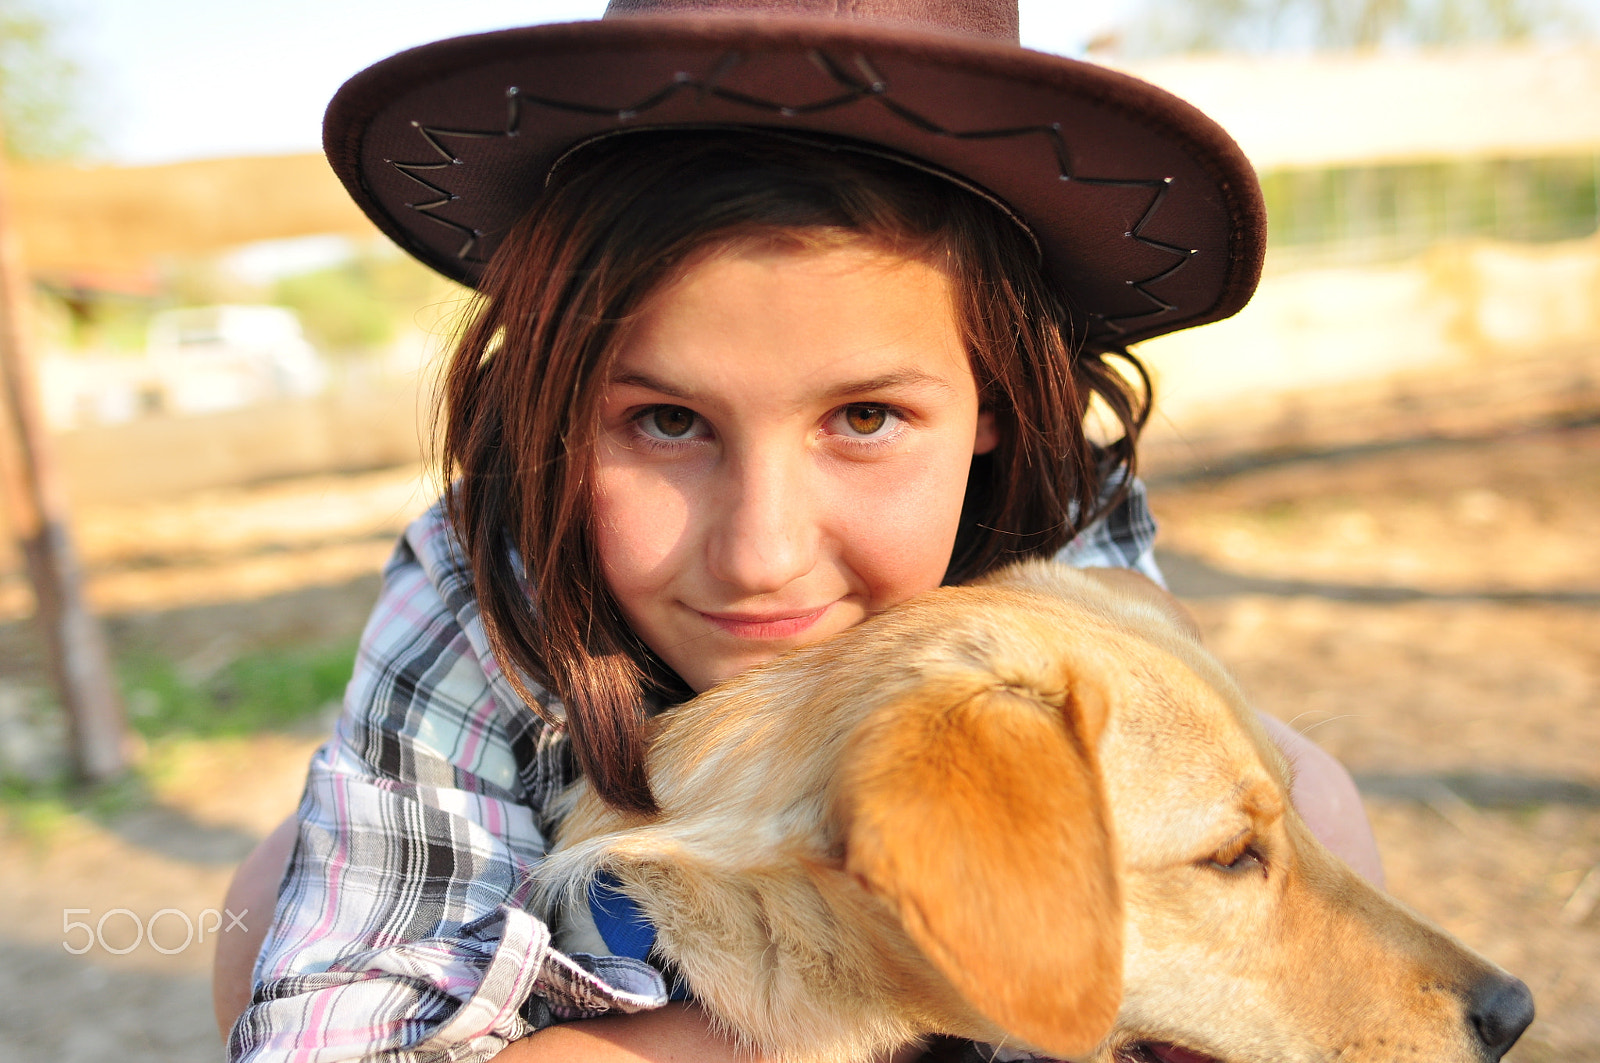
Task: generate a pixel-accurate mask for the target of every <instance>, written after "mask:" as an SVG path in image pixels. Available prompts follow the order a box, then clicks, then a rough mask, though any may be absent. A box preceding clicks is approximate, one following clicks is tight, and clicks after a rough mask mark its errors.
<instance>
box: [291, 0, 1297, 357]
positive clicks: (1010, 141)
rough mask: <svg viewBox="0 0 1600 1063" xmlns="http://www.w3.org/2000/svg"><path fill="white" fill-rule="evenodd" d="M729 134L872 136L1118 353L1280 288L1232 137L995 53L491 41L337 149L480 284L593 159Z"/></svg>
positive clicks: (884, 42)
mask: <svg viewBox="0 0 1600 1063" xmlns="http://www.w3.org/2000/svg"><path fill="white" fill-rule="evenodd" d="M720 126H749V127H764V128H770V129H780V130H788V131H793V132H806V133H810V134H825V135H834V136H841V137H849V138H853V139H855V140H858V141H865V142H868V143H871V144H875V145H881V146H882V147H884V148H887V149H889V150H891V151H893V152H898V153H901V154H904V155H908V156H912V157H914V158H917V159H921V160H924V161H926V162H928V163H930V164H932V165H934V166H936V167H940V168H942V169H945V170H949V171H952V172H954V173H955V174H957V175H960V176H961V177H962V178H964V179H965V180H967V181H971V182H973V183H976V184H978V185H980V186H982V187H983V188H986V189H988V190H989V191H990V192H992V193H993V194H994V195H995V196H996V197H998V198H999V199H1001V200H1002V201H1004V202H1005V203H1006V204H1008V205H1009V206H1010V207H1011V209H1012V210H1013V211H1014V212H1015V214H1017V215H1018V216H1019V217H1020V218H1022V219H1023V220H1024V221H1025V222H1026V223H1027V225H1028V226H1029V227H1030V228H1031V229H1032V230H1033V232H1034V234H1035V236H1036V238H1037V239H1038V241H1039V244H1040V246H1041V249H1042V251H1043V253H1044V257H1045V260H1046V262H1047V263H1048V266H1049V268H1050V270H1051V273H1052V275H1053V277H1054V278H1055V279H1056V280H1057V282H1058V283H1059V284H1060V285H1061V286H1062V287H1063V289H1064V290H1065V292H1066V293H1067V295H1068V297H1069V299H1070V301H1071V302H1072V304H1073V305H1075V306H1076V307H1077V308H1078V309H1079V310H1080V311H1081V312H1082V313H1083V314H1084V315H1085V317H1086V318H1087V323H1088V330H1089V332H1090V334H1091V336H1094V337H1096V338H1098V339H1101V340H1105V341H1111V342H1117V343H1131V342H1133V341H1136V340H1140V339H1147V338H1149V337H1151V336H1156V335H1160V334H1162V333H1166V332H1172V331H1174V330H1177V329H1182V328H1187V327H1189V326H1192V325H1198V324H1203V323H1205V322H1209V321H1216V320H1219V319H1221V318H1224V317H1227V316H1229V315H1231V314H1233V313H1235V312H1236V311H1237V310H1238V309H1239V308H1240V307H1242V306H1243V305H1244V304H1245V302H1246V301H1248V299H1249V298H1250V295H1251V293H1252V292H1253V291H1254V290H1255V286H1256V283H1257V281H1258V280H1259V277H1260V271H1261V263H1262V257H1263V252H1264V246H1265V237H1266V224H1265V212H1264V209H1263V207H1262V201H1261V194H1260V188H1259V185H1258V183H1257V181H1256V178H1255V174H1254V171H1253V170H1252V169H1251V167H1250V164H1249V162H1248V161H1247V160H1246V159H1245V157H1244V155H1243V153H1242V152H1241V151H1240V150H1239V148H1238V146H1237V145H1236V144H1235V143H1234V142H1233V140H1232V139H1231V138H1230V137H1229V136H1228V135H1227V133H1225V132H1224V131H1223V130H1222V129H1221V128H1220V127H1219V126H1218V125H1216V123H1214V122H1212V121H1211V120H1210V119H1209V118H1207V117H1206V116H1205V115H1204V114H1202V113H1201V112H1200V111H1198V110H1197V109H1195V108H1194V107H1192V106H1190V105H1189V104H1187V103H1185V102H1184V101H1182V100H1180V99H1178V98H1177V97H1175V96H1173V95H1171V94H1170V93H1167V92H1165V91H1163V90H1161V89H1158V88H1156V87H1155V86H1153V85H1150V84H1148V83H1146V82H1143V81H1140V80H1138V79H1136V78H1133V77H1129V76H1127V75H1125V74H1121V73H1118V72H1116V71H1112V70H1108V69H1106V68H1104V67H1099V66H1095V65H1093V64H1089V63H1082V62H1077V61H1075V60H1071V59H1065V58H1062V57H1059V56H1053V55H1047V54H1045V53H1040V52H1032V51H1028V50H1025V49H1022V48H1018V47H1015V46H1011V45H1007V44H1002V43H996V42H991V41H987V40H983V39H981V38H976V37H967V36H958V35H954V34H947V33H936V32H925V31H916V30H908V29H906V28H904V27H897V26H887V25H883V24H874V23H864V22H853V21H849V20H843V19H803V18H768V17H759V18H751V17H748V16H745V17H740V16H700V17H689V18H685V17H666V16H650V17H631V18H613V19H605V20H602V21H598V22H580V23H567V24H559V25H543V26H531V27H526V28H522V29H513V30H503V31H499V32H494V33H485V34H477V35H473V36H468V37H459V38H454V39H451V40H445V41H439V42H436V43H433V44H428V45H424V46H422V47H420V48H415V49H412V50H410V51H406V52H402V53H400V54H398V55H395V56H392V57H390V58H389V59H386V60H383V61H382V62H380V63H378V64H376V65H374V66H372V67H369V68H368V69H367V70H365V71H363V72H362V73H360V74H357V75H356V76H355V77H354V78H352V79H350V81H349V82H347V83H346V84H345V85H344V87H343V88H341V89H340V90H339V92H338V94H337V95H336V96H335V97H334V99H333V102H332V103H331V104H330V105H329V108H328V113H327V117H326V120H325V122H324V126H323V138H324V147H325V149H326V151H327V155H328V159H329V161H330V163H331V164H332V166H333V169H334V171H335V172H336V173H337V174H338V176H339V178H340V180H341V181H343V182H344V185H345V187H346V188H347V189H348V190H349V192H350V194H351V196H352V197H354V199H355V201H356V203H357V204H358V205H359V206H360V207H361V209H362V210H363V211H365V212H366V214H367V216H368V217H370V218H371V219H372V220H373V222H374V223H376V224H377V226H378V228H379V229H381V230H382V231H383V232H384V233H386V234H387V235H388V236H389V237H390V238H392V239H393V240H394V241H395V242H396V243H398V244H399V245H400V246H401V247H402V248H404V249H405V250H407V251H408V252H410V253H411V254H412V255H414V256H415V257H417V258H418V259H420V260H421V261H422V262H424V263H425V264H426V265H428V266H430V267H432V268H433V269H435V270H437V271H439V272H440V273H442V274H444V275H445V276H448V277H451V278H453V279H455V280H458V281H460V282H462V283H463V284H467V285H471V286H475V285H476V284H477V282H478V280H479V278H480V277H481V275H482V272H483V268H484V265H485V263H486V261H487V259H488V257H489V256H490V255H491V254H492V253H493V251H494V249H495V247H496V246H497V245H498V243H499V240H500V238H501V237H502V236H503V235H504V233H505V232H506V230H507V229H508V228H509V227H510V226H511V225H512V224H513V223H514V222H515V221H516V219H517V218H518V217H520V216H521V215H522V214H523V213H524V212H526V211H527V210H528V208H529V207H530V206H532V204H533V203H534V201H535V200H536V199H537V198H538V196H539V194H540V191H541V189H542V187H543V184H544V180H545V177H546V175H547V173H548V172H549V170H550V167H551V164H552V163H553V162H554V161H555V160H556V159H558V158H559V157H560V156H561V155H562V154H563V153H564V152H566V151H567V150H568V149H569V148H570V147H571V146H572V145H574V144H576V143H579V142H581V141H584V140H587V139H590V138H593V137H597V136H602V135H605V134H608V133H614V132H619V131H623V130H630V129H659V128H674V127H688V128H704V127H720Z"/></svg>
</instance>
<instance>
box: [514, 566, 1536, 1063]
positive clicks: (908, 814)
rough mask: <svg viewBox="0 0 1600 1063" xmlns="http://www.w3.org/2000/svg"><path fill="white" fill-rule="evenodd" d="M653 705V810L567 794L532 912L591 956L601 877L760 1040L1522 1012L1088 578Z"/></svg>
mask: <svg viewBox="0 0 1600 1063" xmlns="http://www.w3.org/2000/svg"><path fill="white" fill-rule="evenodd" d="M657 726H658V730H657V731H656V732H655V733H654V735H653V739H652V745H651V749H650V759H649V770H650V778H651V783H652V785H653V786H654V789H655V794H656V797H657V799H658V801H659V802H660V805H661V808H662V813H661V815H660V816H659V817H657V818H654V819H649V820H645V819H640V818H636V817H635V818H630V817H628V816H625V815H621V814H618V813H616V812H614V811H612V810H611V809H609V808H608V807H606V806H605V805H604V804H602V803H601V802H600V801H598V800H597V799H596V798H595V797H594V795H593V794H592V793H590V792H587V791H585V790H584V789H582V787H581V784H580V787H579V788H578V789H577V790H576V791H574V792H573V793H572V794H571V795H570V800H572V802H573V806H572V811H571V812H570V814H569V815H568V816H567V818H566V821H565V827H564V833H563V834H562V836H561V838H560V840H559V851H558V852H557V853H555V854H554V855H553V856H552V857H551V858H550V860H549V862H548V866H547V867H546V868H545V871H546V872H548V875H549V878H548V880H547V881H546V882H545V884H544V888H545V889H546V891H547V894H546V895H547V897H549V898H552V904H555V905H557V906H558V907H560V906H563V905H564V907H563V908H562V909H561V910H562V911H563V913H564V914H563V915H562V916H558V917H557V921H558V925H560V926H561V927H562V935H561V936H558V941H560V942H561V943H562V944H564V945H565V946H566V947H567V948H569V949H572V950H575V951H590V952H594V951H604V946H603V945H602V944H600V943H599V942H598V941H597V940H596V939H595V936H594V923H593V922H592V921H590V920H589V919H588V918H587V914H586V913H587V912H588V910H589V908H588V904H587V902H586V900H585V897H586V896H587V893H588V890H589V889H590V885H589V884H590V881H591V880H592V879H593V878H594V877H595V876H596V874H602V875H607V876H609V880H610V881H613V882H614V883H615V884H616V887H615V888H617V889H619V890H620V891H621V892H622V893H623V894H626V896H627V897H628V898H630V899H631V900H632V901H633V902H634V903H635V904H636V905H637V907H638V909H639V910H640V912H642V914H643V916H644V917H645V918H646V919H648V920H649V922H651V923H653V924H654V926H655V929H656V933H657V938H656V944H657V948H658V950H659V953H660V954H662V955H664V956H666V957H668V958H669V959H670V960H671V961H672V962H673V963H675V964H676V965H677V967H678V969H679V970H680V971H681V973H682V974H683V976H684V977H685V979H686V981H687V983H688V985H689V986H690V987H691V989H692V991H693V994H694V997H695V998H696V999H697V1000H698V1001H699V1002H700V1003H701V1004H702V1005H703V1006H704V1007H705V1008H706V1009H707V1010H708V1011H709V1012H710V1013H711V1014H712V1015H713V1016H714V1017H715V1018H716V1019H717V1020H719V1021H720V1022H721V1023H723V1024H725V1025H726V1027H727V1029H728V1030H729V1031H730V1032H731V1033H732V1034H733V1035H734V1036H736V1037H738V1038H740V1039H741V1040H743V1041H744V1042H745V1043H746V1044H748V1045H749V1046H751V1047H753V1048H756V1049H758V1050H760V1051H762V1052H764V1053H768V1054H770V1055H773V1056H777V1057H781V1058H783V1059H786V1060H792V1061H795V1063H860V1061H865V1060H870V1059H872V1058H874V1057H875V1056H877V1055H878V1054H880V1053H884V1052H886V1051H887V1050H889V1049H891V1048H893V1047H894V1046H898V1045H904V1044H906V1043H908V1042H913V1041H916V1040H918V1039H919V1038H924V1037H927V1036H928V1035H931V1034H945V1035H953V1036H956V1037H961V1038H969V1039H972V1040H975V1041H980V1042H985V1043H989V1044H996V1045H1003V1046H1006V1047H1008V1048H1010V1049H1013V1050H1022V1051H1031V1052H1036V1053H1039V1054H1042V1055H1046V1056H1051V1057H1059V1058H1070V1059H1087V1060H1094V1061H1096V1063H1112V1061H1116V1063H1135V1061H1143V1063H1173V1061H1192V1060H1195V1059H1197V1058H1202V1059H1203V1058H1210V1059H1213V1060H1220V1061H1223V1063H1291V1061H1312V1060H1330V1061H1331V1060H1339V1061H1341V1063H1369V1061H1370V1063H1395V1061H1402V1060H1417V1061H1424V1060H1425V1061H1427V1063H1479V1061H1483V1060H1494V1059H1498V1058H1500V1056H1502V1055H1503V1054H1504V1053H1505V1051H1506V1050H1507V1049H1508V1048H1509V1047H1510V1046H1511V1044H1512V1042H1514V1041H1515V1040H1516V1039H1517V1037H1518V1036H1519V1035H1520V1034H1521V1032H1522V1030H1523V1029H1524V1028H1525V1027H1526V1026H1527V1024H1528V1022H1529V1021H1530V1020H1531V1018H1532V1014H1533V1006H1532V1000H1531V997H1530V996H1529V994H1528V991H1527V989H1526V987H1525V986H1523V984H1522V983H1521V982H1519V981H1517V980H1516V979H1514V978H1511V977H1510V976H1509V975H1507V974H1505V973H1504V972H1503V971H1501V970H1499V969H1498V968H1496V967H1495V966H1493V965H1492V964H1490V963H1488V962H1487V961H1485V960H1483V959H1481V958H1480V957H1478V956H1476V955H1474V954H1473V953H1472V952H1471V951H1469V950H1468V949H1467V948H1465V947H1464V946H1462V945H1461V944H1459V943H1457V942H1456V941H1455V940H1453V939H1451V938H1450V937H1448V936H1447V935H1446V934H1444V933H1443V932H1441V931H1439V930H1437V929H1435V928H1433V927H1431V926H1429V925H1427V924H1426V923H1424V922H1423V921H1422V920H1420V919H1419V918H1418V917H1417V916H1415V915H1414V914H1412V913H1411V912H1409V911H1407V910H1405V909H1404V908H1402V907H1400V906H1399V905H1398V904H1396V903H1395V902H1394V901H1392V900H1390V899H1389V898H1387V897H1385V896H1384V895H1382V894H1381V893H1379V892H1378V891H1376V890H1374V889H1373V888H1372V887H1370V886H1369V885H1367V884H1366V883H1365V882H1364V881H1363V880H1362V879H1360V878H1359V877H1358V876H1357V875H1356V874H1355V873H1354V872H1352V871H1351V870H1349V869H1348V868H1347V867H1345V866H1344V865H1343V864H1342V863H1341V862H1340V861H1339V860H1338V859H1336V858H1335V857H1333V856H1332V855H1330V854H1329V853H1328V852H1327V851H1326V850H1325V849H1324V848H1323V847H1322V846H1321V845H1320V844H1319V843H1318V842H1317V841H1316V840H1315V839H1313V838H1312V836H1311V834H1310V833H1309V832H1308V831H1307V829H1306V826H1305V824H1304V823H1303V822H1302V821H1301V819H1300V817H1299V816H1298V815H1296V814H1295V811H1294V809H1293V808H1291V807H1290V804H1289V799H1288V793H1289V789H1288V769H1287V766H1286V764H1285V762H1284V760H1283V758H1282V757H1281V756H1280V754H1279V753H1278V751H1277V749H1276V748H1275V747H1274V746H1273V745H1272V743H1271V742H1270V741H1269V740H1268V738H1267V736H1266V735H1265V733H1264V732H1263V731H1262V729H1261V727H1260V725H1259V724H1258V723H1257V721H1256V719H1255V716H1254V714H1253V713H1252V712H1251V711H1249V710H1248V709H1247V708H1246V707H1245V704H1244V700H1243V698H1242V697H1241V696H1240V694H1239V692H1238V690H1237V689H1236V688H1235V686H1234V684H1233V682H1232V681H1231V680H1230V679H1229V677H1228V676H1227V674H1226V673H1225V672H1224V671H1223V669H1222V668H1221V667H1220V666H1219V665H1218V664H1217V662H1216V661H1215V660H1213V659H1212V658H1211V657H1210V656H1209V655H1208V654H1207V653H1206V651H1205V650H1204V649H1202V648H1201V647H1200V645H1199V644H1198V643H1197V642H1196V641H1195V639H1194V638H1193V636H1192V635H1190V634H1188V633H1187V632H1186V631H1184V630H1183V629H1182V628H1181V627H1180V626H1178V625H1177V624H1175V623H1174V621H1173V619H1172V618H1171V617H1170V616H1169V615H1167V614H1166V613H1164V612H1163V611H1162V610H1161V609H1160V608H1159V607H1158V606H1156V605H1155V604H1154V603H1153V602H1151V601H1146V600H1142V599H1140V598H1139V597H1137V596H1130V595H1129V594H1128V593H1127V592H1126V591H1123V590H1118V589H1115V588H1113V587H1112V586H1111V585H1110V584H1108V583H1105V582H1102V581H1100V580H1097V579H1095V578H1094V577H1092V576H1090V575H1087V574H1084V573H1080V572H1075V571H1072V570H1070V569H1066V568H1064V567H1062V566H1059V565H1054V564H1048V563H1032V564H1027V565H1022V566H1018V567H1014V568H1011V569H1008V570H1006V571H1004V572H1002V573H1000V574H999V575H997V576H995V577H993V578H991V579H989V580H987V581H986V582H984V583H982V584H980V585H976V586H970V587H961V588H946V589H942V590H939V591H936V592H934V593H932V594H930V595H927V596H925V597H922V598H919V599H917V600H915V601H913V602H910V603H908V604H906V605H904V606H901V607H899V608H897V609H895V610H892V611H890V612H888V613H885V614H883V615H881V616H879V617H877V618H875V619H873V620H870V621H868V622H867V623H864V624H862V625H860V626H859V627H857V628H856V629H854V630H853V631H850V632H847V633H845V634H843V635H841V636H838V637H835V638H833V639H830V640H827V641H825V642H822V643H819V644H817V645H815V646H811V647H808V648H806V649H803V650H800V651H797V652H795V653H793V654H790V655H788V656H786V657H784V658H782V659H780V660H778V661H775V662H773V663H772V664H770V665H767V666H765V667H762V668H759V669H756V670H754V671H752V672H750V673H747V674H746V675H744V676H741V677H740V678H738V679H735V680H733V681H731V682H729V683H726V684H723V685H722V686H719V687H717V688H716V689H714V690H711V691H709V692H708V693H706V694H704V695H702V696H700V697H699V698H696V699H695V700H694V701H692V702H690V703H688V704H686V705H684V706H682V707H681V708H679V709H675V710H673V711H671V712H670V713H667V714H663V716H662V717H660V718H659V720H658V721H657Z"/></svg>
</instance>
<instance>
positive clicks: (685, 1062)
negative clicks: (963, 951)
mask: <svg viewBox="0 0 1600 1063" xmlns="http://www.w3.org/2000/svg"><path fill="white" fill-rule="evenodd" d="M921 1056H922V1047H921V1046H920V1045H907V1046H906V1047H905V1048H902V1049H899V1050H898V1051H896V1052H895V1053H894V1054H893V1055H890V1056H886V1057H882V1058H880V1059H876V1060H863V1061H862V1063H912V1061H914V1060H916V1059H918V1058H920V1057H921ZM573 1059H581V1060H583V1061H584V1063H623V1061H631V1063H761V1060H762V1057H760V1056H756V1055H753V1054H751V1053H749V1052H745V1051H741V1050H739V1049H738V1048H736V1047H735V1045H734V1043H733V1042H732V1041H729V1040H728V1039H727V1038H726V1037H724V1036H723V1035H722V1034H721V1033H719V1032H718V1031H717V1030H716V1029H714V1028H713V1027H712V1025H711V1020H710V1018H709V1017H708V1016H707V1015H706V1013H705V1012H704V1011H702V1010H701V1009H700V1008H699V1007H698V1006H696V1005H694V1004H668V1005H667V1006H666V1007H664V1008H658V1009H656V1010H654V1011H646V1012H641V1013H639V1014H637V1015H624V1016H619V1017H617V1018H614V1019H586V1020H584V1021H582V1022H566V1023H560V1024H558V1025H556V1026H550V1027H546V1028H545V1029H543V1030H540V1031H539V1032H538V1033H536V1034H533V1035H531V1036H529V1037H527V1038H525V1039H523V1040H521V1041H517V1042H516V1043H514V1044H511V1045H508V1046H507V1047H506V1048H505V1049H504V1050H503V1051H502V1052H501V1053H500V1054H499V1055H497V1056H495V1057H494V1063H541V1061H544V1060H551V1061H555V1060H560V1061H562V1063H566V1061H568V1060H573Z"/></svg>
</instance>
